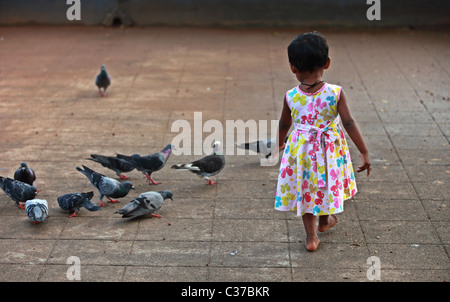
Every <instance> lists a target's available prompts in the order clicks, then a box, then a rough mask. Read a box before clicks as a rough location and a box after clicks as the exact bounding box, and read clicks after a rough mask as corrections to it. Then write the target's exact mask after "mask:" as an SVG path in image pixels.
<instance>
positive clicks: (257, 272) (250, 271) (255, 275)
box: [208, 267, 292, 282]
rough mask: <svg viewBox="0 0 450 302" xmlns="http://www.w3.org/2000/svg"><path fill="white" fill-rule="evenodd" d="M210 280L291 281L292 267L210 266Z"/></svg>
mask: <svg viewBox="0 0 450 302" xmlns="http://www.w3.org/2000/svg"><path fill="white" fill-rule="evenodd" d="M208 276H209V277H208V281H209V282H228V281H229V280H233V281H234V282H289V281H292V280H291V270H290V268H284V267H282V268H279V267H209V274H208Z"/></svg>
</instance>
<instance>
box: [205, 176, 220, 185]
mask: <svg viewBox="0 0 450 302" xmlns="http://www.w3.org/2000/svg"><path fill="white" fill-rule="evenodd" d="M216 183H217V182H214V181H213V180H212V179H211V178H209V179H208V182H207V183H206V184H207V185H211V186H215V185H216Z"/></svg>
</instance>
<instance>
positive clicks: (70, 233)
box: [60, 214, 138, 240]
mask: <svg viewBox="0 0 450 302" xmlns="http://www.w3.org/2000/svg"><path fill="white" fill-rule="evenodd" d="M80 215H81V214H80ZM137 229H138V225H137V223H135V222H128V221H125V220H122V219H119V218H114V217H110V218H103V217H81V216H80V217H72V218H67V224H66V226H65V228H64V231H63V232H62V233H61V236H60V238H61V239H83V240H84V239H100V240H133V239H134V237H135V235H136V232H137Z"/></svg>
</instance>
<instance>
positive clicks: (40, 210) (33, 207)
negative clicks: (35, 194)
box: [25, 199, 48, 224]
mask: <svg viewBox="0 0 450 302" xmlns="http://www.w3.org/2000/svg"><path fill="white" fill-rule="evenodd" d="M25 211H26V212H27V216H28V217H29V218H30V219H31V222H32V223H33V224H37V223H40V222H44V220H45V219H46V218H47V217H48V203H47V200H45V199H30V200H28V201H27V202H26V203H25Z"/></svg>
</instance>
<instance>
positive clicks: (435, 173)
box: [405, 165, 450, 184]
mask: <svg viewBox="0 0 450 302" xmlns="http://www.w3.org/2000/svg"><path fill="white" fill-rule="evenodd" d="M405 170H406V172H407V173H408V177H409V179H411V180H412V181H431V182H436V184H439V183H444V184H447V183H450V166H444V165H443V166H437V165H433V166H405Z"/></svg>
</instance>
